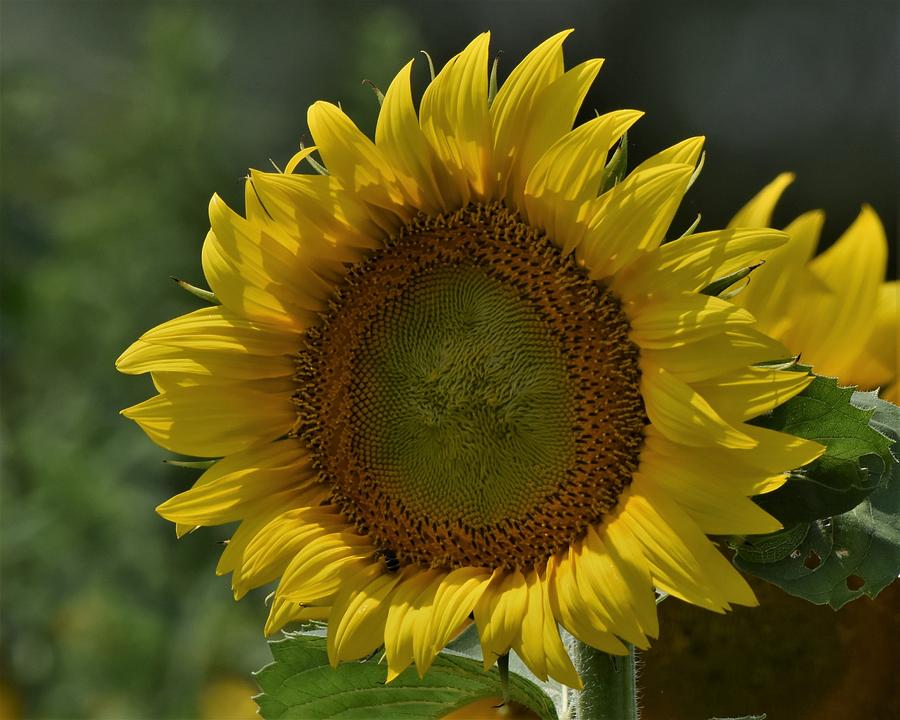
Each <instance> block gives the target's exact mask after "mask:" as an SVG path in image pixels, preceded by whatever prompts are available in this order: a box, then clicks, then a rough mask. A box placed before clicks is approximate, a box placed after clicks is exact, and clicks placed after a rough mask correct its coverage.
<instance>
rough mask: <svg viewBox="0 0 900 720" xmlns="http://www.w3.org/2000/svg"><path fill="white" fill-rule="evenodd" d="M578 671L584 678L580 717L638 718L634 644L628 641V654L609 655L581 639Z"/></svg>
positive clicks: (596, 719)
mask: <svg viewBox="0 0 900 720" xmlns="http://www.w3.org/2000/svg"><path fill="white" fill-rule="evenodd" d="M578 672H579V674H580V675H581V679H582V682H584V690H582V691H581V693H580V695H579V699H578V720H637V717H638V709H637V683H636V681H635V667H634V647H632V646H631V645H628V655H607V654H606V653H605V652H602V651H601V650H597V649H595V648H592V647H590V646H589V645H585V644H584V643H581V642H580V643H578Z"/></svg>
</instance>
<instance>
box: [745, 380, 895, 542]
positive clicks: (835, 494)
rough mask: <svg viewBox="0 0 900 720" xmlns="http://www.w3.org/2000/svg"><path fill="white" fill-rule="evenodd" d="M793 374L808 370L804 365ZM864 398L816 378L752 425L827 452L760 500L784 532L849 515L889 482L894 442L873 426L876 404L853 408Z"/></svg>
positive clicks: (832, 382)
mask: <svg viewBox="0 0 900 720" xmlns="http://www.w3.org/2000/svg"><path fill="white" fill-rule="evenodd" d="M795 369H796V370H798V371H801V372H806V371H808V370H809V368H807V367H804V366H801V365H797V366H795ZM863 395H865V393H854V392H853V390H852V389H850V388H844V387H840V386H839V385H838V384H837V381H836V380H834V379H833V378H825V377H820V376H817V377H816V378H815V380H813V382H812V384H810V386H809V387H808V388H806V390H804V391H803V392H802V393H800V394H799V395H797V396H796V397H794V398H793V399H791V400H790V401H788V402H786V403H785V404H784V405H781V406H780V407H778V408H776V409H775V410H774V411H773V412H771V413H769V414H768V415H764V416H762V417H760V418H756V419H755V420H754V421H753V424H755V425H759V426H761V427H766V428H769V429H771V430H778V431H780V432H785V433H789V434H791V435H796V436H798V437H802V438H806V439H807V440H815V441H816V442H818V443H821V444H822V445H825V447H826V448H827V450H826V451H825V454H824V455H822V457H820V458H819V459H818V460H816V461H815V462H813V463H811V464H809V465H807V466H806V467H804V468H801V469H799V470H796V471H794V472H793V473H791V477H790V478H789V479H788V481H787V482H786V483H785V484H784V485H782V486H781V487H780V488H779V489H778V490H776V491H774V492H771V493H767V494H766V495H761V496H759V497H757V498H756V502H757V504H758V505H760V507H762V508H763V509H764V510H766V511H767V512H768V513H769V514H771V515H774V516H775V517H776V518H778V519H779V520H781V522H782V523H783V524H784V525H785V527H788V526H790V525H794V524H796V523H803V522H811V521H813V520H819V519H821V518H826V517H832V516H834V515H840V514H841V513H844V512H848V511H849V510H852V509H853V508H855V507H856V506H857V505H858V504H859V503H860V502H862V501H863V500H864V499H865V498H866V497H868V496H869V495H870V494H871V493H872V492H874V491H875V489H876V488H878V487H879V486H880V485H883V484H884V482H885V481H886V476H887V474H888V471H889V469H890V467H891V465H892V464H893V462H894V459H893V457H892V456H891V451H890V447H891V440H890V439H889V438H888V437H886V436H885V434H883V433H882V432H880V430H883V426H882V425H879V424H878V423H877V422H870V420H872V417H873V413H874V412H875V406H874V404H872V402H870V403H869V404H868V405H858V404H855V403H853V402H851V398H853V397H855V396H863ZM878 402H883V401H878ZM885 404H888V405H889V403H885ZM892 407H893V406H892Z"/></svg>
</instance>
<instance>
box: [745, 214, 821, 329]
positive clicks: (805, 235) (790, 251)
mask: <svg viewBox="0 0 900 720" xmlns="http://www.w3.org/2000/svg"><path fill="white" fill-rule="evenodd" d="M824 222H825V213H823V212H822V211H821V210H814V211H811V212H808V213H804V214H803V215H801V216H800V217H798V218H797V219H796V220H794V221H793V222H792V223H791V224H790V225H788V226H787V227H786V228H785V229H784V231H785V233H786V234H787V236H788V242H787V243H786V244H785V245H783V246H782V247H780V248H778V249H777V250H775V251H773V252H772V253H770V254H769V255H767V256H766V259H765V260H766V261H765V264H764V265H763V266H762V267H759V268H757V269H756V270H754V271H753V274H752V275H751V276H750V282H749V283H748V285H747V287H746V288H745V289H744V290H743V292H741V293H739V294H738V295H737V297H736V298H735V304H737V305H741V306H742V307H745V308H747V309H748V310H750V312H752V313H753V314H754V316H756V319H757V320H758V321H759V327H760V329H761V330H762V331H763V332H765V333H768V334H769V335H772V336H773V337H775V338H780V337H781V335H782V334H783V331H784V327H785V321H789V320H790V319H791V316H792V315H795V316H797V318H798V319H800V321H801V322H803V319H804V316H805V315H806V311H805V309H804V307H803V303H802V302H801V303H800V305H799V306H798V307H797V308H795V307H794V303H795V302H796V301H797V298H798V293H799V291H800V289H801V288H802V287H803V286H804V285H809V284H810V279H809V278H814V276H813V275H812V273H810V271H809V270H808V269H807V268H806V263H807V262H808V261H809V259H810V258H811V257H812V255H813V253H814V252H815V250H816V245H817V244H818V242H819V234H820V233H821V231H822V224H823V223H824ZM809 290H810V291H815V292H818V293H821V292H823V291H827V288H825V287H824V285H822V284H821V283H816V285H815V286H812V285H810V287H809Z"/></svg>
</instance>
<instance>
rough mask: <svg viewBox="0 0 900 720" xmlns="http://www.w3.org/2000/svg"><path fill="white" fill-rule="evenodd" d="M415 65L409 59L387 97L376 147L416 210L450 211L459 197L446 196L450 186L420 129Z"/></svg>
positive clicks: (382, 106)
mask: <svg viewBox="0 0 900 720" xmlns="http://www.w3.org/2000/svg"><path fill="white" fill-rule="evenodd" d="M412 65H413V61H412V60H410V61H409V62H408V63H407V64H406V65H405V66H404V67H403V69H402V70H401V71H400V72H399V73H397V76H396V77H395V78H394V80H393V82H391V84H390V86H389V87H388V89H387V92H386V93H385V94H384V102H383V103H382V105H381V111H380V112H379V113H378V125H377V126H376V128H375V146H376V147H377V148H378V149H379V150H380V151H381V152H382V153H383V154H384V157H385V158H386V159H387V160H388V161H390V163H391V165H392V167H393V169H394V172H395V173H396V175H397V178H398V180H399V181H400V182H401V184H402V185H403V189H404V192H405V194H406V197H407V198H408V201H409V203H410V204H411V205H412V206H413V207H416V208H419V209H420V210H422V211H423V212H426V213H433V212H440V211H441V210H449V209H451V208H452V207H454V205H455V204H458V202H459V198H458V196H457V195H455V194H453V193H451V194H450V195H449V196H445V193H444V192H443V191H442V188H445V187H448V186H449V185H450V183H448V182H447V180H446V173H445V172H444V171H443V169H442V168H440V167H438V163H437V158H436V157H435V155H434V152H433V151H432V149H431V146H430V145H429V144H428V141H427V140H426V139H425V135H424V134H423V133H422V129H421V128H420V127H419V117H418V115H416V109H415V106H414V105H413V99H412V91H411V89H410V73H411V72H412Z"/></svg>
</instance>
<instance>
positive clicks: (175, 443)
mask: <svg viewBox="0 0 900 720" xmlns="http://www.w3.org/2000/svg"><path fill="white" fill-rule="evenodd" d="M122 414H123V415H124V416H125V417H127V418H130V419H131V420H134V421H135V422H136V423H137V424H138V425H140V426H141V429H142V430H143V431H144V432H145V433H147V435H148V436H149V437H150V439H151V440H153V442H155V443H156V444H157V445H161V446H162V447H164V448H166V449H167V450H171V451H172V452H176V453H180V454H182V455H194V456H196V457H222V456H224V455H230V454H231V453H236V452H240V451H241V450H246V449H248V448H251V447H254V446H258V445H263V444H265V443H268V442H270V441H272V440H274V439H275V438H277V437H280V436H281V435H284V434H285V433H286V432H287V431H288V430H290V428H291V425H293V423H294V421H295V420H296V412H295V410H294V407H293V405H292V403H291V398H290V396H289V395H273V394H270V393H265V392H259V391H253V390H247V389H245V388H244V386H243V385H239V384H235V385H234V386H232V387H226V386H221V385H211V386H209V387H206V386H198V387H190V388H184V389H179V390H172V391H170V392H165V393H163V394H161V395H156V396H155V397H152V398H150V399H149V400H145V401H144V402H142V403H140V404H138V405H134V406H132V407H130V408H127V409H126V410H123V411H122Z"/></svg>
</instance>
